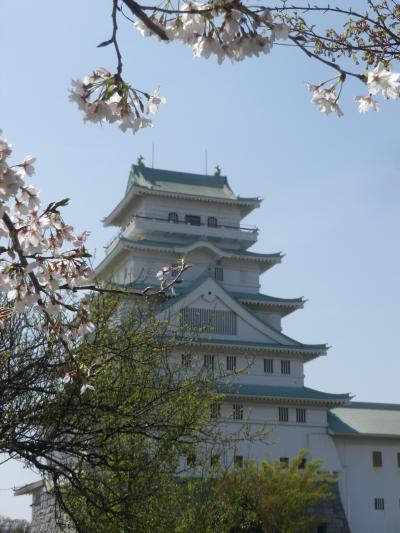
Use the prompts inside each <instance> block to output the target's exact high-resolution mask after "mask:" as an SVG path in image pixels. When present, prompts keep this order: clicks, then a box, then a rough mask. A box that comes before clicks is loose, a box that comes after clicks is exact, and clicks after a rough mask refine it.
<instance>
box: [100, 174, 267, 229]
mask: <svg viewBox="0 0 400 533" xmlns="http://www.w3.org/2000/svg"><path fill="white" fill-rule="evenodd" d="M143 195H157V196H167V197H172V198H187V199H192V200H193V199H194V200H201V201H205V202H214V203H224V204H231V205H238V206H240V208H241V213H242V217H244V216H246V215H247V214H248V213H250V212H251V211H252V210H253V209H254V208H256V207H258V206H259V205H260V202H261V200H260V198H258V197H251V198H245V197H241V196H237V195H235V194H234V192H233V191H232V189H231V188H230V186H229V183H228V180H227V177H226V176H208V175H203V174H192V173H188V172H177V171H175V170H163V169H158V168H148V167H146V166H144V165H132V169H131V172H130V174H129V179H128V185H127V187H126V191H125V196H124V198H123V199H122V200H121V201H120V202H119V204H118V205H117V206H116V207H115V208H114V209H113V211H112V212H111V213H110V214H109V215H108V216H107V217H105V218H104V220H103V222H104V225H105V226H118V225H120V224H121V220H122V218H123V215H124V213H125V211H126V209H127V208H128V206H130V205H131V204H132V202H133V201H134V199H135V197H137V196H143Z"/></svg>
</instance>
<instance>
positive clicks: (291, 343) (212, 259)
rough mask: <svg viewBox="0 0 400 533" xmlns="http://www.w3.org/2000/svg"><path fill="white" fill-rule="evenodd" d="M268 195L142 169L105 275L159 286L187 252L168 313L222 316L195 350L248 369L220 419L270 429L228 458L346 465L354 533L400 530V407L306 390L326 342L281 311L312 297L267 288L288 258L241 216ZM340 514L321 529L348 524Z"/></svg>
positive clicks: (111, 218) (112, 222) (113, 220)
mask: <svg viewBox="0 0 400 533" xmlns="http://www.w3.org/2000/svg"><path fill="white" fill-rule="evenodd" d="M260 203H261V200H260V199H259V198H254V197H250V198H248V197H241V196H237V195H236V194H234V192H233V191H232V189H231V188H230V186H229V184H228V180H227V178H226V177H224V176H221V175H219V173H217V175H214V176H204V175H198V174H189V173H183V172H175V171H168V170H160V169H154V168H147V167H146V166H144V164H137V165H133V166H132V169H131V173H130V175H129V179H128V185H127V188H126V192H125V195H124V197H123V198H122V200H121V201H120V202H119V203H118V205H117V206H116V207H115V208H114V209H113V210H112V212H111V213H110V214H109V215H108V216H107V217H106V218H105V219H104V225H105V226H117V227H118V228H119V230H118V234H117V236H116V237H115V238H114V239H113V240H112V241H111V242H110V243H109V244H108V246H107V247H106V256H105V258H104V260H103V261H102V262H101V263H100V265H99V266H98V267H97V273H98V275H99V277H100V278H103V279H107V280H113V281H114V282H116V283H120V284H124V285H128V284H135V285H136V286H138V287H140V286H141V284H142V286H143V287H144V286H145V285H148V284H149V283H153V284H154V285H156V286H157V283H158V281H157V280H156V278H155V273H156V272H157V271H158V270H159V269H160V268H161V267H163V266H164V265H166V264H169V263H174V262H175V261H176V260H177V259H178V258H179V257H183V256H184V257H185V259H186V261H187V262H188V263H191V264H192V265H193V267H192V268H191V269H190V270H188V271H187V272H185V275H184V281H183V283H182V284H180V285H179V286H178V287H177V295H176V296H175V297H171V298H169V299H168V300H167V302H166V303H164V304H162V306H161V307H160V310H159V313H160V316H165V315H166V314H167V315H168V316H169V317H178V316H179V317H180V320H181V321H184V322H185V323H187V324H189V325H191V326H194V327H201V326H208V325H209V324H210V322H211V323H212V324H213V327H212V328H211V329H209V331H208V333H204V334H202V335H201V339H200V340H199V342H198V343H197V344H196V346H195V347H194V348H193V352H194V353H193V356H194V357H196V358H197V360H198V361H200V362H202V364H204V365H205V366H207V367H208V368H215V369H217V368H223V369H225V370H226V371H227V372H232V371H233V370H235V369H236V370H238V369H241V368H246V370H245V371H244V372H240V373H238V375H236V376H235V377H233V378H231V379H230V382H231V383H230V384H229V385H228V384H224V383H222V384H221V390H222V391H223V392H225V401H224V402H223V403H222V404H221V405H220V406H216V412H215V415H218V416H220V417H221V421H222V422H223V423H224V425H225V426H226V427H227V429H228V431H231V432H236V431H237V429H238V428H239V427H240V425H241V424H242V423H243V419H246V420H248V421H249V422H250V425H251V427H252V429H253V430H255V431H257V428H258V427H262V426H264V425H266V428H267V429H268V430H271V432H270V434H269V435H268V437H267V438H266V439H265V441H264V442H260V441H257V442H254V443H251V444H250V443H248V444H242V446H241V447H238V448H237V449H235V451H234V452H232V453H231V456H230V457H225V458H224V459H225V461H226V462H227V463H228V464H229V463H233V462H235V463H236V464H240V463H241V462H242V461H243V459H245V458H247V457H252V458H254V459H256V460H263V459H265V458H267V459H271V460H277V459H278V460H279V459H280V460H281V461H290V460H291V458H292V457H293V456H294V455H296V454H297V453H298V452H299V451H300V450H301V449H307V450H309V451H310V455H309V456H310V458H321V459H323V460H324V468H325V469H327V470H330V471H332V472H337V473H338V475H339V480H340V481H339V488H340V495H341V501H342V504H343V507H344V510H345V513H346V516H347V520H348V524H349V526H350V530H351V531H352V533H379V532H380V531H385V532H387V533H388V532H390V533H399V532H400V406H398V405H387V404H369V403H361V402H351V401H350V396H349V394H330V393H327V392H322V391H318V390H314V389H310V388H308V387H306V386H305V384H304V373H305V372H304V369H305V364H306V363H307V362H308V361H311V360H312V359H315V358H317V357H320V356H323V355H326V351H327V347H326V345H325V344H303V343H301V342H298V341H296V340H294V339H292V338H290V337H288V336H287V335H285V334H284V333H283V332H282V324H281V323H282V318H284V317H285V316H286V315H288V314H289V313H292V312H293V311H296V310H297V309H300V308H302V307H303V304H304V301H303V300H302V299H301V298H293V299H285V298H279V297H274V296H269V295H267V294H262V293H260V276H261V274H263V273H264V272H266V271H267V270H268V269H270V268H272V267H274V266H275V265H277V264H279V263H280V262H281V259H282V256H281V254H279V253H273V254H260V253H255V252H252V251H249V248H250V247H251V246H252V245H253V244H254V243H255V242H256V241H257V235H258V230H257V229H256V228H253V227H249V226H245V225H243V224H242V220H243V219H244V218H245V217H246V216H247V215H248V214H249V213H250V212H251V211H253V209H255V208H257V207H259V206H260ZM384 456H385V457H384ZM333 522H334V521H333ZM333 522H332V523H331V524H327V525H326V527H325V529H321V531H345V529H342V527H343V526H341V525H340V526H338V525H336V526H335V525H332V524H333ZM335 527H336V529H335Z"/></svg>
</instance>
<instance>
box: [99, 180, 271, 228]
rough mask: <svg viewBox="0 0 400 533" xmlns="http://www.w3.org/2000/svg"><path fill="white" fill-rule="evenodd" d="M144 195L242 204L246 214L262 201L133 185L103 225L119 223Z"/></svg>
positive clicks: (257, 198)
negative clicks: (120, 216) (158, 189)
mask: <svg viewBox="0 0 400 533" xmlns="http://www.w3.org/2000/svg"><path fill="white" fill-rule="evenodd" d="M143 195H150V196H162V197H164V198H185V199H188V200H199V201H201V202H211V203H219V204H228V205H240V206H243V207H247V208H248V210H247V212H246V214H248V213H249V212H250V211H252V210H253V209H255V208H256V207H259V206H260V204H261V201H262V200H261V198H259V197H254V198H242V197H240V196H238V197H236V198H218V197H211V196H202V195H196V194H186V193H179V192H167V191H157V190H151V189H147V188H146V187H140V186H139V185H133V186H132V187H131V188H130V189H129V191H127V193H126V195H125V196H124V197H123V198H122V200H120V202H119V203H118V204H117V205H116V206H115V208H114V209H113V210H112V211H111V213H110V214H109V215H107V216H106V217H104V218H103V225H104V226H106V227H107V226H113V225H118V222H117V219H118V216H119V215H121V213H122V212H123V210H124V209H125V208H126V207H128V205H129V204H130V202H131V201H132V200H133V199H134V197H135V196H143Z"/></svg>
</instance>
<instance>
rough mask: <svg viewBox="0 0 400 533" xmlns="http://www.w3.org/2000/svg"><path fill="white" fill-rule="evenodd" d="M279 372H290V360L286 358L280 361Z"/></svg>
mask: <svg viewBox="0 0 400 533" xmlns="http://www.w3.org/2000/svg"><path fill="white" fill-rule="evenodd" d="M281 374H290V361H289V360H288V359H282V361H281Z"/></svg>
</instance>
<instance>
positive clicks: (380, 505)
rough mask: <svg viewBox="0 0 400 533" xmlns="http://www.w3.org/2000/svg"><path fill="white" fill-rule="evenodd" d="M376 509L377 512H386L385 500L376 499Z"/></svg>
mask: <svg viewBox="0 0 400 533" xmlns="http://www.w3.org/2000/svg"><path fill="white" fill-rule="evenodd" d="M374 508H375V511H384V510H385V500H384V499H383V498H375V499H374Z"/></svg>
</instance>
